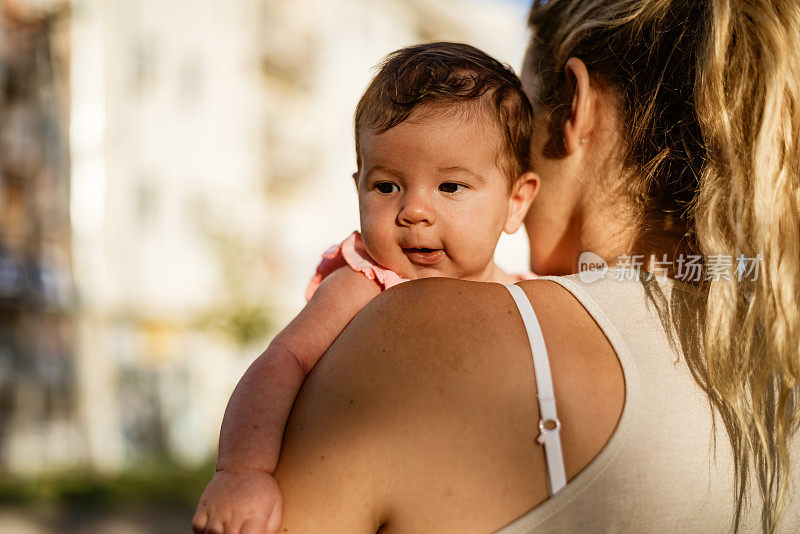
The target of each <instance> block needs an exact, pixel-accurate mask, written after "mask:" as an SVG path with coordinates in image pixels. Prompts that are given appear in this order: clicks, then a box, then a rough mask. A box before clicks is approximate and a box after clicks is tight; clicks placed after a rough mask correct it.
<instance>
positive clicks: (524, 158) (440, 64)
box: [355, 42, 533, 185]
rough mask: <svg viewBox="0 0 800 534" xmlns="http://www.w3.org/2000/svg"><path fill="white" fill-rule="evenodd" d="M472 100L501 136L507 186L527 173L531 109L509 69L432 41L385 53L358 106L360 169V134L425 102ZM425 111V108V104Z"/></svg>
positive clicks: (471, 50)
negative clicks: (385, 55)
mask: <svg viewBox="0 0 800 534" xmlns="http://www.w3.org/2000/svg"><path fill="white" fill-rule="evenodd" d="M467 102H474V103H477V104H478V105H479V106H481V107H482V108H483V109H480V108H478V110H479V111H488V112H489V113H490V115H491V116H493V117H494V118H495V119H496V121H497V125H498V126H499V127H500V131H501V132H502V133H503V137H504V147H505V148H504V150H503V153H502V154H501V158H500V159H501V160H500V161H498V166H499V167H500V169H501V170H502V171H503V172H504V173H505V174H506V176H507V177H508V180H509V185H513V183H514V182H515V181H516V179H517V178H518V177H519V176H520V175H521V174H523V173H525V172H527V171H529V170H530V169H531V132H532V129H533V124H532V123H533V111H532V109H531V105H530V103H529V102H528V99H527V97H526V96H525V93H524V92H523V91H522V84H521V83H520V81H519V78H518V77H517V76H516V74H514V71H513V70H512V69H511V67H509V66H507V65H503V64H502V63H500V62H499V61H497V60H496V59H494V58H492V57H491V56H489V55H488V54H486V53H484V52H482V51H480V50H478V49H477V48H475V47H474V46H470V45H467V44H462V43H450V42H435V43H426V44H420V45H414V46H408V47H406V48H401V49H400V50H396V51H394V52H392V53H391V54H389V55H388V56H387V57H386V59H385V60H384V61H383V63H382V64H381V68H380V70H379V71H378V74H376V75H375V78H373V79H372V82H371V83H370V84H369V87H367V90H366V91H365V92H364V95H363V96H362V97H361V100H360V101H359V102H358V106H357V107H356V115H355V137H356V158H357V163H358V169H359V171H360V170H361V162H362V158H361V146H360V139H359V137H360V134H361V132H363V131H364V130H365V129H370V130H372V131H374V132H376V133H379V134H380V133H383V132H386V131H387V130H389V129H391V128H393V127H395V126H397V125H398V124H400V123H402V122H403V121H405V120H407V119H408V118H409V117H410V116H411V114H412V113H413V112H414V110H415V109H418V108H419V107H421V106H423V105H425V106H427V105H428V104H439V103H443V104H460V103H467ZM428 107H429V106H428Z"/></svg>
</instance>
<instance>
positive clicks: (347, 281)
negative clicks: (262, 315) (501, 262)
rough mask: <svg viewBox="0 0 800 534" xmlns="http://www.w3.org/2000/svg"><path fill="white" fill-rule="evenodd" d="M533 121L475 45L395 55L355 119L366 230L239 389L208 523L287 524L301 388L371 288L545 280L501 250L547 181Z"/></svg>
mask: <svg viewBox="0 0 800 534" xmlns="http://www.w3.org/2000/svg"><path fill="white" fill-rule="evenodd" d="M531 122H532V111H531V108H530V105H529V103H528V101H527V99H526V98H525V95H524V94H523V92H522V88H521V86H520V82H519V80H518V79H517V77H516V76H515V75H514V73H513V72H512V71H511V70H510V69H509V68H507V67H505V66H503V65H502V64H500V63H499V62H497V61H496V60H494V59H492V58H491V57H489V56H488V55H486V54H484V53H483V52H481V51H480V50H477V49H476V48H474V47H471V46H468V45H464V44H456V43H431V44H424V45H417V46H411V47H408V48H404V49H401V50H398V51H396V52H393V53H392V54H390V55H389V56H388V58H387V59H386V61H385V62H384V63H383V65H382V68H381V69H380V71H379V72H378V74H377V75H376V76H375V78H374V79H373V80H372V83H371V84H370V85H369V87H368V88H367V90H366V92H365V93H364V96H363V97H362V98H361V101H360V102H359V103H358V107H357V109H356V115H355V139H356V155H357V164H358V167H357V169H358V170H357V172H356V173H355V174H354V175H353V178H354V179H355V182H356V187H357V189H358V203H359V212H360V216H361V233H359V232H353V233H352V234H351V235H350V236H349V237H348V238H347V239H346V240H345V241H344V242H342V243H341V244H339V245H337V246H335V247H332V248H331V249H329V250H328V251H327V252H326V253H325V254H324V255H323V260H322V263H321V264H320V265H319V267H318V268H317V273H316V275H315V276H314V278H313V279H312V281H311V284H310V285H309V288H308V291H307V295H306V298H307V300H308V303H307V305H306V306H305V308H303V310H302V311H301V312H300V314H299V315H298V316H297V317H296V318H295V319H294V320H293V321H292V322H291V323H290V324H289V325H288V326H287V327H286V328H285V329H284V330H283V331H282V332H281V333H280V334H278V335H277V336H276V337H275V339H274V340H273V341H272V343H270V345H269V347H268V348H267V350H266V351H265V352H264V353H263V354H262V355H261V356H260V357H259V358H258V359H257V360H256V361H255V362H254V363H253V365H252V366H251V367H250V369H249V370H248V371H247V372H246V373H245V376H244V377H243V378H242V380H241V381H240V382H239V384H238V386H237V387H236V390H235V391H234V393H233V395H232V397H231V400H230V402H229V404H228V408H227V410H226V413H225V419H224V421H223V424H222V430H221V433H220V444H219V458H218V462H217V472H216V474H215V475H214V478H213V479H212V480H211V482H210V483H209V485H208V487H207V488H206V491H205V493H204V494H203V497H202V498H201V500H200V504H199V505H198V510H197V513H196V515H195V518H194V520H193V527H194V529H195V531H196V532H205V531H206V529H208V531H213V532H223V531H224V532H239V531H240V529H241V530H242V531H244V526H245V525H246V527H247V532H250V531H251V530H252V531H253V532H262V531H264V530H267V531H268V532H277V531H278V528H279V526H280V523H281V513H282V498H281V494H280V491H279V489H278V486H277V483H276V482H275V480H274V478H272V476H271V473H272V472H273V471H274V469H275V466H276V464H277V460H278V455H279V452H280V446H281V440H282V437H283V430H284V426H285V424H286V420H287V418H288V414H289V412H290V410H291V407H292V404H293V402H294V399H295V396H296V395H297V392H298V391H299V389H300V386H301V385H302V382H303V380H304V379H305V377H306V375H307V374H308V372H309V371H310V370H311V368H312V367H314V365H315V364H316V363H317V361H318V360H319V359H320V358H321V357H322V355H323V354H324V353H325V351H326V350H327V349H328V347H330V345H331V344H332V343H333V341H334V340H335V339H336V337H337V336H338V335H339V334H340V333H341V332H342V330H344V328H345V327H346V326H347V324H348V323H349V322H350V320H351V319H352V318H353V317H354V316H355V315H356V314H357V313H358V311H359V310H360V309H361V308H363V307H364V305H366V304H367V303H368V302H369V301H370V300H371V299H372V298H373V297H375V296H376V295H378V294H379V293H380V292H381V291H383V290H385V289H388V288H389V287H391V286H394V285H396V284H399V283H401V282H405V281H406V280H411V279H417V278H427V277H434V276H444V277H450V278H460V279H464V280H476V281H486V282H498V283H503V284H509V283H513V282H517V281H520V280H523V279H527V278H533V277H534V275H533V274H532V273H526V274H522V275H514V274H508V273H505V272H504V271H503V270H502V269H500V268H499V267H498V266H497V265H495V263H494V259H493V258H494V251H495V247H496V246H497V241H498V239H499V238H500V235H501V234H502V232H504V231H505V232H508V233H513V232H515V231H517V229H518V228H519V227H520V225H521V224H522V220H523V218H524V216H525V213H526V212H527V210H528V207H529V206H530V204H531V201H532V200H533V198H534V196H535V194H536V191H537V187H538V178H537V177H536V175H535V174H533V173H532V172H531V170H530V161H529V159H530V141H531V126H532V124H531Z"/></svg>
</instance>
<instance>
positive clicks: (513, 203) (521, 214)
mask: <svg viewBox="0 0 800 534" xmlns="http://www.w3.org/2000/svg"><path fill="white" fill-rule="evenodd" d="M538 192H539V176H538V175H537V174H536V173H535V172H526V173H525V174H523V175H521V176H520V177H519V178H517V181H516V182H514V186H513V187H512V188H511V195H510V196H509V197H508V216H507V217H506V224H505V226H503V231H504V232H505V233H507V234H513V233H514V232H516V231H517V230H519V227H520V226H521V225H522V221H523V220H525V215H526V214H527V213H528V208H530V207H531V202H533V199H534V198H536V194H537V193H538Z"/></svg>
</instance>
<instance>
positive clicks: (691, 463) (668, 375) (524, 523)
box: [498, 269, 800, 534]
mask: <svg viewBox="0 0 800 534" xmlns="http://www.w3.org/2000/svg"><path fill="white" fill-rule="evenodd" d="M624 274H625V273H624V272H622V271H614V270H613V269H612V270H609V272H607V273H606V276H605V277H604V278H602V279H601V280H597V281H594V282H591V283H585V282H583V281H581V280H580V278H579V277H578V275H570V276H564V277H543V279H545V280H552V281H553V282H556V283H558V284H560V285H561V286H563V287H564V288H566V289H567V290H568V291H569V292H570V293H572V294H573V295H574V296H575V298H576V299H578V301H580V303H581V304H582V305H583V307H584V308H586V310H587V311H588V312H589V313H590V314H591V316H592V317H593V318H594V320H595V322H596V323H597V324H598V326H600V328H601V329H602V330H603V333H604V334H605V336H606V337H607V338H608V340H609V342H610V343H611V345H612V347H613V348H614V350H615V352H616V354H617V357H618V358H619V361H620V364H621V366H622V371H623V373H624V377H625V404H624V406H623V410H622V415H621V417H620V420H619V422H618V424H617V428H616V430H615V431H614V434H613V435H612V436H611V439H610V440H609V441H608V443H607V444H606V446H605V447H604V448H603V450H602V451H601V452H600V453H599V454H598V455H597V456H596V457H595V458H594V460H592V462H591V463H590V464H589V465H588V466H586V468H584V469H583V471H581V472H580V473H579V474H578V475H577V476H575V477H574V478H573V479H571V480H570V481H569V483H568V484H567V485H566V487H564V488H563V489H562V490H561V491H559V492H558V493H556V494H555V495H552V496H551V497H550V498H549V499H547V500H546V501H544V502H543V503H541V504H540V505H538V506H537V507H536V508H534V509H532V510H530V511H529V512H527V513H526V514H524V515H522V516H520V517H519V518H517V519H516V520H514V521H513V522H511V523H509V524H508V525H507V526H505V527H504V528H502V529H500V530H499V531H498V532H499V533H500V534H522V533H537V534H538V533H549V532H636V533H647V532H653V533H655V532H659V533H660V532H702V533H715V532H720V533H721V532H729V531H731V528H732V525H733V516H734V490H733V488H734V484H733V472H734V471H733V461H732V454H731V447H730V443H729V441H728V437H727V435H726V433H725V427H724V424H723V423H722V421H721V419H720V418H719V417H718V416H717V417H716V423H717V424H716V429H714V428H713V426H712V411H711V407H710V405H709V401H708V398H707V396H706V395H705V393H703V391H702V390H701V389H700V387H699V386H698V385H697V383H696V382H695V380H694V379H693V378H692V374H691V371H690V368H689V365H688V364H687V361H686V357H685V354H684V348H682V345H681V343H677V344H676V346H675V348H674V349H673V348H672V346H671V345H670V342H669V338H668V336H667V334H666V332H667V330H666V329H665V326H664V323H663V322H662V321H661V319H660V318H659V317H660V314H659V312H658V310H659V309H664V306H662V305H661V304H657V303H659V299H658V295H662V296H663V297H664V298H665V300H664V301H663V302H672V303H673V306H672V307H671V308H672V309H673V310H675V311H676V314H681V313H683V312H682V311H681V310H682V309H683V308H682V306H681V305H680V303H683V302H687V301H691V300H692V299H693V298H694V297H695V296H696V295H697V293H696V291H695V289H694V288H693V287H692V286H690V285H688V284H684V283H681V282H678V281H673V280H671V279H669V278H666V277H662V276H657V277H655V279H654V282H652V283H642V282H640V281H631V280H626V279H623V278H624ZM648 295H654V296H655V298H648ZM675 304H677V305H675ZM667 324H673V323H672V322H667ZM680 324H682V325H683V326H682V328H691V327H692V326H693V325H692V324H691V317H690V316H689V314H688V313H687V314H685V317H684V322H683V323H680ZM695 325H696V323H695ZM555 393H556V398H558V391H557V390H556V392H555ZM715 440H716V449H715V447H714V442H715ZM792 450H793V452H794V455H793V459H795V461H794V466H793V469H792V471H793V472H792V473H791V475H789V477H790V478H789V487H790V490H789V496H788V501H787V502H786V506H785V508H784V513H783V515H782V517H781V520H780V522H779V523H778V528H777V530H776V531H777V532H800V496H798V480H800V469H798V466H797V464H798V463H800V439H798V436H797V435H795V437H794V439H793V447H792ZM753 501H758V498H754V499H753ZM759 512H760V502H753V503H752V504H751V505H749V506H747V507H746V508H745V510H744V516H743V518H742V521H741V529H740V531H741V532H757V531H760V530H761V528H760V522H759V520H758V518H759Z"/></svg>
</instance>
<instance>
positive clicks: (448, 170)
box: [437, 165, 486, 183]
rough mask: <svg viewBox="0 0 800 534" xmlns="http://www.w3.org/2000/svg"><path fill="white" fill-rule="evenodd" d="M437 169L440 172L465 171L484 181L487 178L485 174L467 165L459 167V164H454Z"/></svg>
mask: <svg viewBox="0 0 800 534" xmlns="http://www.w3.org/2000/svg"><path fill="white" fill-rule="evenodd" d="M437 170H438V171H439V172H465V173H467V174H470V175H472V176H474V177H475V178H477V179H478V180H480V181H481V182H483V183H485V182H486V179H485V178H484V177H483V176H481V175H480V174H478V173H477V172H475V171H473V170H470V169H467V168H466V167H459V166H458V165H456V166H453V167H439V168H438V169H437Z"/></svg>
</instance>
